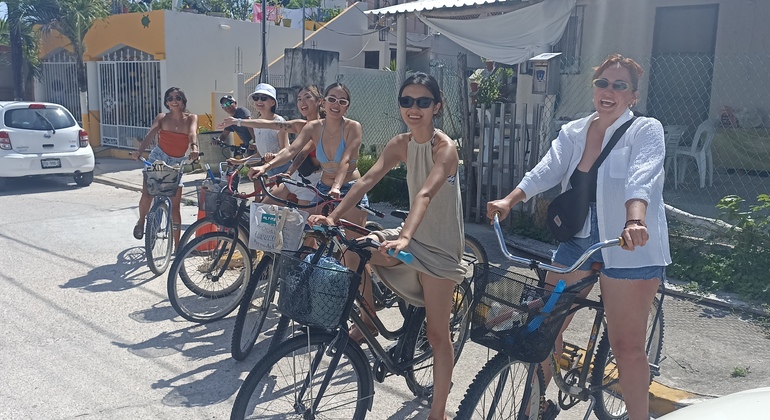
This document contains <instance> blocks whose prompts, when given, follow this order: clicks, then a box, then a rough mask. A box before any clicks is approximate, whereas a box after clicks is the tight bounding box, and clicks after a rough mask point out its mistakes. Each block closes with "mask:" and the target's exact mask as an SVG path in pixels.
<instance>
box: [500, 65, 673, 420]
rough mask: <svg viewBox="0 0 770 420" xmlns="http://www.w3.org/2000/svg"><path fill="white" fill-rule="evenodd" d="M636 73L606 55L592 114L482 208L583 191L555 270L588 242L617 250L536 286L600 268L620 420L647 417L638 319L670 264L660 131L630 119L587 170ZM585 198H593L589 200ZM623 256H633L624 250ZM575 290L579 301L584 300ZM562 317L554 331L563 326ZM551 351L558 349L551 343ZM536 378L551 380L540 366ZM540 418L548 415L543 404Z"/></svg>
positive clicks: (624, 115) (619, 121)
mask: <svg viewBox="0 0 770 420" xmlns="http://www.w3.org/2000/svg"><path fill="white" fill-rule="evenodd" d="M642 73H643V70H642V68H641V66H639V64H637V63H636V62H635V61H633V60H631V59H630V58H625V57H622V56H621V55H619V54H613V55H610V56H609V57H608V58H607V59H606V60H605V61H604V62H603V63H602V64H601V65H600V66H599V67H597V68H596V69H595V70H594V76H593V77H594V81H593V85H594V95H593V105H594V107H595V108H596V112H594V113H593V114H592V115H590V116H588V117H586V118H583V119H580V120H577V121H572V122H570V123H569V124H566V125H565V126H564V127H562V129H561V131H560V132H559V136H558V138H556V139H555V140H554V141H553V143H552V144H551V148H550V150H549V151H548V153H547V154H546V155H545V156H544V157H543V159H542V160H541V161H540V162H539V163H538V164H537V165H536V166H535V168H533V169H532V171H530V172H528V173H527V174H526V175H525V176H524V179H523V180H522V181H521V182H520V183H519V185H518V186H517V187H516V188H515V189H514V190H513V191H512V192H511V193H510V194H508V196H506V197H505V198H503V199H501V200H496V201H490V202H489V203H487V216H488V217H489V218H493V217H494V214H495V213H499V214H500V217H501V218H505V217H507V216H508V214H509V212H510V210H511V208H512V207H513V206H515V205H516V204H518V203H519V202H521V201H526V200H528V199H529V198H531V197H534V196H535V195H537V194H539V193H542V192H544V191H546V190H548V189H550V188H552V187H554V186H556V185H559V184H560V185H561V189H562V192H564V191H566V190H567V189H569V188H568V187H569V186H570V185H571V186H573V187H574V186H575V184H576V183H584V185H587V186H589V191H591V193H592V197H591V200H589V201H591V204H590V211H589V215H588V217H587V218H586V221H585V224H584V226H583V228H582V230H581V231H580V232H578V233H577V234H576V235H575V237H574V238H572V239H571V240H569V241H567V242H564V243H561V244H559V248H558V249H557V250H556V252H555V253H554V258H553V261H554V263H555V264H556V265H560V266H565V267H566V266H570V265H572V264H573V263H574V262H575V261H576V260H577V258H578V257H579V256H580V255H581V254H582V253H583V252H584V251H585V250H586V249H587V248H588V247H589V246H590V245H592V244H594V243H596V242H599V241H604V240H607V239H611V238H615V237H618V236H622V237H623V239H624V240H625V245H624V246H623V247H622V249H620V248H618V247H615V248H605V249H603V250H602V252H601V254H598V253H597V254H594V257H592V258H591V259H589V261H587V262H586V263H585V264H584V265H583V266H581V267H580V269H579V270H577V271H576V272H574V273H571V274H568V275H555V274H552V273H549V275H548V276H547V278H546V280H547V281H548V283H550V284H556V282H557V281H558V280H559V279H563V280H564V281H565V282H567V284H572V283H575V282H576V281H578V280H580V279H581V278H583V277H585V276H587V275H589V274H590V273H591V272H592V270H593V269H594V268H595V267H596V266H593V267H592V264H593V263H601V268H600V269H599V271H600V280H599V282H600V287H601V290H602V297H603V300H604V308H605V314H606V318H607V329H608V334H609V337H610V346H611V347H612V351H613V354H614V355H615V357H616V360H617V364H618V369H619V371H620V378H619V382H620V387H621V388H622V392H623V399H624V400H625V402H626V406H627V408H628V415H629V419H630V420H638V419H648V418H649V397H648V393H649V384H650V370H649V365H648V361H647V355H646V353H645V338H646V337H645V332H646V328H647V317H648V314H649V312H650V309H651V307H652V301H653V299H654V297H655V294H656V292H657V290H658V286H659V285H660V281H661V279H662V278H663V275H664V269H665V266H666V265H668V264H670V263H671V256H670V252H669V245H668V226H667V223H666V214H665V208H664V205H663V178H664V171H663V162H664V158H665V141H664V139H663V127H662V125H661V124H660V122H659V121H657V120H655V119H653V118H646V117H640V118H637V119H636V120H635V121H634V122H633V123H632V124H631V126H630V127H629V128H628V130H627V131H626V133H625V134H624V135H623V136H622V137H621V138H620V140H619V141H618V143H617V144H616V145H615V147H614V148H613V149H612V152H611V153H610V154H609V155H608V157H607V159H606V160H605V161H604V162H603V163H602V165H601V166H600V167H599V168H598V169H597V170H596V171H591V167H592V166H593V164H594V162H595V161H596V159H597V158H598V157H599V154H600V153H601V150H602V148H603V147H604V145H606V144H607V142H608V141H609V139H610V138H611V137H612V134H613V133H614V132H615V130H616V129H617V128H618V127H619V126H621V125H623V124H624V123H625V122H626V121H628V120H629V119H631V118H632V117H633V113H632V112H631V110H630V108H631V107H632V106H633V105H635V104H636V101H637V98H638V92H637V88H638V83H639V78H640V77H641V75H642ZM594 194H595V195H594ZM629 251H633V252H629ZM587 293H588V291H585V292H584V294H587ZM570 320H571V318H570V319H568V320H567V321H566V322H565V323H564V326H563V329H564V328H566V327H567V325H569V322H570ZM556 345H557V347H559V348H560V347H561V336H560V337H559V338H558V340H557V343H556ZM541 366H543V370H544V373H545V376H546V380H547V381H548V380H550V378H551V372H550V368H549V367H548V366H547V363H543V364H542V365H541ZM548 404H549V406H548V407H546V413H544V415H543V419H551V418H554V417H555V416H556V413H557V412H558V408H557V407H556V405H555V404H554V403H553V402H550V401H549V402H548Z"/></svg>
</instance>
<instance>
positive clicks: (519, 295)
mask: <svg viewBox="0 0 770 420" xmlns="http://www.w3.org/2000/svg"><path fill="white" fill-rule="evenodd" d="M474 282H475V288H476V289H475V290H476V295H475V299H474V305H473V310H472V317H471V340H473V341H474V342H476V343H478V344H481V345H483V346H485V347H489V348H491V349H493V350H496V351H500V352H504V353H506V354H508V355H509V356H511V357H514V358H516V359H517V360H521V361H523V362H528V363H539V362H542V361H543V360H545V359H546V358H547V357H548V354H549V353H550V352H551V350H552V349H553V345H554V342H555V341H556V336H557V335H558V334H559V331H560V330H561V326H562V324H563V323H564V320H565V319H566V317H567V315H568V313H569V310H570V307H571V306H572V302H573V301H574V300H575V297H576V295H577V293H574V292H563V293H561V295H560V296H558V300H556V302H555V305H554V306H553V308H552V309H551V310H550V311H549V312H547V313H546V312H545V311H544V306H548V305H547V304H546V303H547V302H548V300H549V298H550V297H551V294H552V290H553V286H551V285H546V288H542V287H538V280H537V279H535V278H531V277H527V276H524V275H521V274H517V273H511V272H508V271H507V270H505V269H500V268H496V267H491V266H489V265H488V264H478V265H476V268H475V271H474Z"/></svg>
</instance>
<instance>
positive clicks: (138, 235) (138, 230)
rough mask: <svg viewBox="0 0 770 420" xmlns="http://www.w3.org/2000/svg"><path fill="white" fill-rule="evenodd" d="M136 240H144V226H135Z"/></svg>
mask: <svg viewBox="0 0 770 420" xmlns="http://www.w3.org/2000/svg"><path fill="white" fill-rule="evenodd" d="M134 238H136V239H140V240H141V239H142V238H144V226H139V225H138V224H137V225H135V226H134Z"/></svg>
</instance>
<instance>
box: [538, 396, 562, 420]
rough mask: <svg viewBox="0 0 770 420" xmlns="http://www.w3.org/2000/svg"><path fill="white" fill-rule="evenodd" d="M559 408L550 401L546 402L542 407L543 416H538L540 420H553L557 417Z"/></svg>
mask: <svg viewBox="0 0 770 420" xmlns="http://www.w3.org/2000/svg"><path fill="white" fill-rule="evenodd" d="M559 411H561V410H559V406H558V405H556V403H554V402H553V401H551V400H546V401H545V405H544V407H543V414H542V415H541V416H540V418H541V419H542V420H553V419H555V418H556V416H557V415H559Z"/></svg>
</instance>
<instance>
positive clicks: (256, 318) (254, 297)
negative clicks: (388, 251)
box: [230, 177, 405, 360]
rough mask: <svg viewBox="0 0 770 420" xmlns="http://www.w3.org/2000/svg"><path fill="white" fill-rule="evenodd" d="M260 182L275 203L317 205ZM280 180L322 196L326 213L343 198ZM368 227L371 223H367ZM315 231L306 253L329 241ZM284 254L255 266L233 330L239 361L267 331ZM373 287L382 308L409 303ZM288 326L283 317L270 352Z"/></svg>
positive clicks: (344, 223)
mask: <svg viewBox="0 0 770 420" xmlns="http://www.w3.org/2000/svg"><path fill="white" fill-rule="evenodd" d="M259 182H260V184H261V186H262V188H263V190H264V191H265V194H266V195H267V196H268V197H270V198H271V199H272V200H273V201H275V202H278V203H281V204H284V205H286V206H287V207H289V208H310V207H315V206H316V205H315V204H310V205H299V204H296V203H294V202H291V201H289V200H285V199H282V198H279V197H276V196H274V195H273V194H271V193H270V191H269V190H268V189H266V188H265V183H264V182H265V181H264V177H260V178H259ZM276 182H277V183H279V184H280V183H288V184H292V185H295V186H298V187H301V188H308V189H310V190H312V191H313V192H314V193H315V194H317V195H318V196H319V197H320V199H321V203H320V204H319V206H320V207H321V209H322V210H321V212H322V214H329V213H330V212H331V205H332V204H334V203H336V202H338V201H339V199H335V198H333V197H332V196H330V195H328V194H323V193H321V192H320V191H318V189H317V188H315V186H313V185H311V184H309V183H304V182H298V181H295V180H293V179H291V178H280V179H278V180H277V181H276ZM357 207H358V209H359V210H363V211H366V212H367V213H369V214H370V215H374V216H377V217H383V216H384V215H383V214H382V213H381V212H379V211H377V210H374V209H372V208H371V207H368V206H362V205H360V204H359V205H358V206H357ZM341 225H342V226H343V227H344V228H346V229H349V230H351V231H353V232H355V233H357V234H359V235H367V234H369V233H370V229H368V228H366V227H361V226H358V225H356V224H354V223H350V222H347V221H342V222H341ZM367 226H371V225H370V224H369V223H367ZM312 232H313V231H310V232H308V233H306V234H309V236H310V237H312V238H313V239H315V244H314V245H313V246H312V247H310V248H309V249H308V248H306V247H303V252H306V253H308V252H314V251H315V248H318V246H319V245H320V243H322V242H325V238H323V237H319V236H318V235H317V234H314V233H312ZM280 256H281V254H279V253H272V252H268V253H265V255H264V256H263V257H262V259H261V260H260V262H259V264H258V265H257V267H256V268H254V271H253V272H252V273H251V276H250V279H249V285H248V286H247V288H246V291H245V293H244V295H243V298H242V301H241V303H240V306H239V309H238V314H237V316H236V318H235V328H234V329H233V337H232V342H231V350H230V352H231V354H232V356H233V358H234V359H235V360H244V359H245V358H246V357H247V356H248V355H249V353H250V352H251V350H252V349H253V348H254V345H255V344H256V342H257V338H258V337H259V334H260V333H262V331H263V327H264V325H265V321H266V320H267V317H268V314H269V312H270V307H271V304H272V303H273V302H274V299H275V293H276V291H277V289H278V277H277V275H276V272H275V270H274V265H275V263H276V262H277V261H278V260H279V259H280ZM337 257H339V256H337ZM373 290H374V291H375V295H377V298H375V300H376V302H378V303H379V304H380V305H382V307H390V306H393V305H397V304H399V302H400V304H401V305H405V304H404V303H403V300H401V299H400V298H399V297H398V296H397V295H396V294H395V293H393V292H392V291H391V290H390V289H387V287H385V286H384V285H379V287H377V288H375V289H373ZM288 325H289V319H288V318H286V317H280V318H279V320H278V322H277V325H276V328H275V332H274V333H273V338H272V341H271V342H270V345H269V348H268V352H269V351H271V350H272V349H273V348H274V347H275V346H276V345H277V344H278V343H279V342H280V341H281V340H282V339H283V338H284V337H285V336H286V331H287V329H288Z"/></svg>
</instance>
